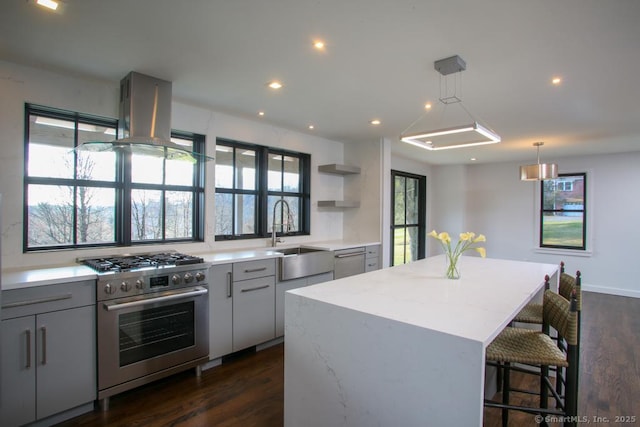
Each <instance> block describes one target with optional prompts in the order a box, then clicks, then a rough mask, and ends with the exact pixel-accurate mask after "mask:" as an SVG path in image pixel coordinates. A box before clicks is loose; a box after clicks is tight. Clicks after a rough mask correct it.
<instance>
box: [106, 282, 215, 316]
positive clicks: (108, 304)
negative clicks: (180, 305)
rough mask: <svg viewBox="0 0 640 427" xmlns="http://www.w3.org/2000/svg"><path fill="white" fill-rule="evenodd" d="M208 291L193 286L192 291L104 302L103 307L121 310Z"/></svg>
mask: <svg viewBox="0 0 640 427" xmlns="http://www.w3.org/2000/svg"><path fill="white" fill-rule="evenodd" d="M208 292H209V291H208V290H207V289H206V288H200V287H197V288H194V290H192V291H187V292H176V293H174V294H170V295H163V296H161V297H155V298H144V299H141V300H138V301H131V302H105V303H104V304H103V305H104V308H105V310H107V311H114V310H122V309H124V308H129V307H138V306H141V305H147V304H152V303H154V302H163V301H173V300H177V299H183V298H189V297H195V296H199V295H205V294H207V293H208Z"/></svg>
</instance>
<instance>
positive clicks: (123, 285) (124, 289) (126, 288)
mask: <svg viewBox="0 0 640 427" xmlns="http://www.w3.org/2000/svg"><path fill="white" fill-rule="evenodd" d="M120 289H121V290H122V292H129V291H130V290H131V285H130V284H129V282H122V283H121V284H120Z"/></svg>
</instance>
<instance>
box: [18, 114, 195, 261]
mask: <svg viewBox="0 0 640 427" xmlns="http://www.w3.org/2000/svg"><path fill="white" fill-rule="evenodd" d="M31 116H40V117H47V118H52V119H59V120H65V121H70V122H73V123H74V124H75V129H74V130H73V132H74V136H73V138H74V141H73V144H74V147H77V145H78V130H79V126H78V125H79V124H92V125H97V126H103V127H109V128H113V129H114V130H115V131H116V132H117V131H118V120H117V119H111V118H107V117H100V116H95V115H90V114H85V113H80V112H74V111H69V110H63V109H59V108H54V107H46V106H42V105H37V104H31V103H25V116H24V117H25V123H24V171H23V252H24V253H28V252H43V251H51V250H60V249H86V248H96V247H118V246H142V245H147V244H165V243H176V242H202V241H204V229H205V227H204V206H205V203H204V195H205V190H204V183H205V167H204V164H203V162H202V161H201V160H200V159H198V160H197V163H196V167H194V172H193V173H194V176H193V181H192V185H191V186H182V185H166V184H161V185H158V184H141V183H132V182H131V154H129V153H128V154H124V153H119V154H116V159H115V165H114V166H115V168H116V170H115V178H114V180H113V181H100V180H84V179H78V178H77V172H78V170H77V162H76V163H75V165H74V170H73V175H74V176H73V177H72V178H52V177H35V176H29V143H30V137H31V135H30V117H31ZM171 136H172V137H174V138H181V139H189V140H192V141H193V151H194V152H197V153H204V150H205V136H204V135H199V134H195V133H190V132H183V131H172V132H171ZM74 160H76V158H74ZM163 173H164V172H163ZM34 184H35V185H38V184H40V185H52V186H69V187H72V188H74V193H75V191H77V190H76V189H77V188H78V187H92V188H109V189H114V192H115V200H114V211H113V216H114V218H113V220H114V240H113V241H110V242H94V243H81V242H78V224H77V221H76V215H77V201H76V200H75V199H74V202H73V204H74V209H73V211H74V212H73V221H72V222H73V231H72V239H71V240H72V243H70V244H59V245H46V246H35V247H33V246H30V245H29V198H28V193H29V186H30V185H34ZM138 188H147V189H154V190H157V189H159V190H161V191H162V194H163V196H164V194H165V193H166V192H167V191H187V190H189V191H190V192H191V193H192V219H191V221H192V226H191V230H192V236H191V237H189V238H166V234H165V233H166V216H165V215H166V206H165V203H164V201H163V203H162V208H161V215H162V217H163V218H162V221H163V229H162V235H163V237H162V238H161V239H153V240H151V239H149V240H133V239H132V236H131V229H132V224H131V202H132V200H131V199H132V197H131V190H132V189H138Z"/></svg>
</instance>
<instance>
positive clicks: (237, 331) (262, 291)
mask: <svg viewBox="0 0 640 427" xmlns="http://www.w3.org/2000/svg"><path fill="white" fill-rule="evenodd" d="M275 287H276V279H275V276H269V277H260V278H258V279H251V280H243V281H241V282H234V283H233V351H238V350H242V349H244V348H247V347H251V346H252V345H256V344H260V343H263V342H265V341H269V340H270V339H273V338H275V299H276V298H275Z"/></svg>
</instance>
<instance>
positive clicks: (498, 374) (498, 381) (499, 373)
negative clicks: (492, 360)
mask: <svg viewBox="0 0 640 427" xmlns="http://www.w3.org/2000/svg"><path fill="white" fill-rule="evenodd" d="M496 369H497V371H496V391H497V392H498V393H499V392H501V391H502V363H500V362H498V364H497V366H496Z"/></svg>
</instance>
